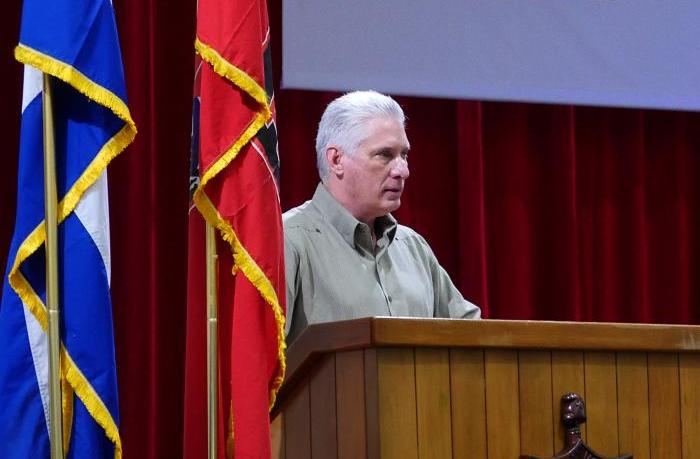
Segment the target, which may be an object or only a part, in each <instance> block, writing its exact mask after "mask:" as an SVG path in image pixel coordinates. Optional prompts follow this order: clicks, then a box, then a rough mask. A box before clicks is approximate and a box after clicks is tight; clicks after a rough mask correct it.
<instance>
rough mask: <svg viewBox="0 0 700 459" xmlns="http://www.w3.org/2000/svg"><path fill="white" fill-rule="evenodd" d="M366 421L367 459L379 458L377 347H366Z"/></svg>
mask: <svg viewBox="0 0 700 459" xmlns="http://www.w3.org/2000/svg"><path fill="white" fill-rule="evenodd" d="M363 354H364V360H365V368H364V370H365V421H366V430H365V433H366V436H367V459H379V457H380V455H381V449H380V443H379V434H380V431H379V370H378V369H377V365H378V362H379V360H378V358H377V349H374V348H373V349H365V351H364V352H363Z"/></svg>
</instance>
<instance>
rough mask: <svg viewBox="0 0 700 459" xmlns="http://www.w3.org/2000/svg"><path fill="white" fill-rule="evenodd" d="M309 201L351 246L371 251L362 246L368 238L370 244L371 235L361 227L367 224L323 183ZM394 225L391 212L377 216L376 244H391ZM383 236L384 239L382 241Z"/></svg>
mask: <svg viewBox="0 0 700 459" xmlns="http://www.w3.org/2000/svg"><path fill="white" fill-rule="evenodd" d="M311 201H312V202H313V204H314V205H315V206H316V208H318V210H319V211H320V212H321V215H323V217H324V218H325V219H326V220H327V221H328V223H330V224H331V226H333V227H334V228H335V229H336V230H338V232H339V233H340V235H341V236H342V237H343V239H344V240H345V242H347V243H348V244H349V245H350V246H351V247H355V248H359V247H360V246H362V247H363V248H365V249H369V250H370V252H373V248H371V247H364V246H365V245H367V244H366V239H369V243H370V246H371V237H370V236H369V234H368V233H367V231H366V230H364V231H363V230H362V229H361V228H363V227H364V228H367V225H366V224H364V223H362V222H361V221H359V220H358V219H356V218H355V217H353V216H352V214H351V213H350V212H348V210H347V209H346V208H345V207H343V206H342V205H341V204H340V203H339V202H338V201H336V200H335V198H334V197H333V196H332V195H331V194H330V193H329V192H328V190H327V189H326V187H325V186H324V185H323V183H319V184H318V186H317V187H316V192H315V193H314V197H313V198H312V200H311ZM396 226H397V222H396V219H395V218H394V217H393V216H392V215H391V214H387V215H384V216H382V217H378V218H377V220H376V223H375V229H376V230H377V234H376V236H377V245H378V246H388V245H389V244H391V242H392V241H393V239H394V235H395V234H396ZM385 237H386V241H384V238H385Z"/></svg>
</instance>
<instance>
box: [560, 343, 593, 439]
mask: <svg viewBox="0 0 700 459" xmlns="http://www.w3.org/2000/svg"><path fill="white" fill-rule="evenodd" d="M569 392H576V393H577V394H579V395H580V396H582V397H583V396H584V395H585V393H586V385H585V382H584V370H583V352H571V351H552V425H553V426H554V450H555V452H559V451H561V449H562V448H563V447H564V426H562V423H561V397H562V395H564V394H568V393H569ZM581 437H582V438H583V439H584V440H585V439H586V424H583V425H582V426H581Z"/></svg>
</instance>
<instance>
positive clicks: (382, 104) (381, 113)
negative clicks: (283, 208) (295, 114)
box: [316, 91, 406, 180]
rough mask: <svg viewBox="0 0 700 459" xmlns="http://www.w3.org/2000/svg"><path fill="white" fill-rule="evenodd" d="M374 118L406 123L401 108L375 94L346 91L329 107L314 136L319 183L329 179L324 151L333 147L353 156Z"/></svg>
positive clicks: (390, 100) (391, 100) (372, 92)
mask: <svg viewBox="0 0 700 459" xmlns="http://www.w3.org/2000/svg"><path fill="white" fill-rule="evenodd" d="M375 118H393V119H395V120H396V121H398V122H399V123H401V125H402V126H404V125H405V122H406V117H405V116H404V113H403V110H402V109H401V106H400V105H399V104H398V103H397V102H396V101H395V100H394V99H392V98H391V97H389V96H385V95H384V94H380V93H378V92H376V91H354V92H349V93H347V94H345V95H343V96H340V97H338V98H337V99H335V100H334V101H333V102H331V103H330V104H328V107H326V110H325V111H324V112H323V116H322V117H321V121H320V122H319V123H318V134H317V135H316V167H317V168H318V175H319V176H320V177H321V180H325V179H326V178H327V177H328V165H327V164H326V148H328V146H329V145H335V146H337V147H338V148H339V149H341V150H343V152H345V154H349V155H352V154H354V153H355V149H356V148H357V146H358V145H359V144H360V143H361V142H362V141H363V140H364V139H365V138H367V132H366V125H367V122H368V121H370V120H372V119H375Z"/></svg>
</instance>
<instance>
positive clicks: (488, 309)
mask: <svg viewBox="0 0 700 459" xmlns="http://www.w3.org/2000/svg"><path fill="white" fill-rule="evenodd" d="M114 6H115V9H116V14H117V20H118V26H119V32H120V36H121V44H122V53H123V57H124V66H125V71H126V76H127V89H128V94H129V102H130V104H129V105H130V107H131V111H132V115H133V117H134V119H135V121H136V123H137V125H138V128H139V134H138V136H137V137H136V141H135V142H134V144H133V145H132V146H130V147H129V148H128V149H127V151H126V152H125V153H124V154H122V155H121V156H120V157H119V158H117V159H116V160H115V161H114V162H113V165H112V166H110V169H109V185H110V209H111V224H112V229H111V234H112V253H113V256H112V296H113V300H112V302H113V305H114V323H115V329H116V330H115V332H116V348H117V369H118V375H119V396H120V411H121V432H122V439H123V444H124V451H125V457H129V458H162V457H180V456H181V454H182V453H181V452H182V447H181V438H182V388H183V375H184V372H183V371H184V337H185V334H184V332H185V288H186V269H187V266H186V261H187V247H186V242H187V234H186V231H187V205H188V197H187V189H188V160H189V142H190V140H189V136H190V109H191V107H190V104H191V100H192V99H191V95H192V74H193V61H194V53H193V49H192V48H193V40H194V25H195V14H194V12H195V1H194V0H187V1H184V0H177V1H172V0H170V1H166V0H147V1H143V0H138V1H137V0H114ZM270 9H271V25H272V27H273V32H272V33H273V39H274V41H273V54H274V55H275V56H276V80H277V81H279V72H280V69H281V65H280V57H279V53H276V52H275V51H276V50H279V49H280V47H281V33H280V10H281V5H280V1H279V0H276V1H272V2H270ZM18 24H19V5H16V4H9V5H8V6H7V7H6V11H5V13H4V14H3V16H2V18H0V40H1V42H0V53H1V54H0V58H1V59H2V64H1V65H2V68H3V70H4V71H3V72H2V73H1V74H0V81H1V82H2V87H3V90H4V91H3V96H2V104H0V122H1V124H0V132H1V133H2V139H3V141H4V146H3V150H4V154H3V155H2V158H3V161H4V167H3V169H4V174H3V180H2V181H0V263H2V265H3V269H4V265H5V258H6V254H7V246H8V244H9V240H10V234H11V232H12V225H13V221H14V206H15V188H16V179H15V175H16V169H17V164H16V162H17V140H18V132H19V114H20V107H21V94H20V91H21V68H20V66H19V65H18V64H16V63H14V61H13V60H12V58H11V50H12V47H13V46H14V44H15V43H16V41H17V33H18ZM276 94H277V97H278V99H277V101H276V103H277V109H278V125H279V139H280V156H281V161H282V179H281V183H282V206H283V208H284V209H288V208H289V207H291V206H294V205H297V204H300V203H301V202H303V201H304V200H306V199H308V198H309V197H310V196H311V194H312V192H313V189H314V187H315V186H316V183H317V175H316V171H315V165H314V152H313V139H314V136H315V131H316V123H317V121H318V118H319V116H320V114H321V112H322V110H323V108H324V107H325V105H326V104H327V102H328V101H330V100H331V99H332V98H333V97H334V96H335V94H329V93H315V92H307V91H277V92H276ZM398 100H399V102H400V103H401V104H402V105H403V107H404V109H405V110H406V113H407V115H408V117H409V120H408V136H409V139H410V141H411V144H412V153H411V158H410V167H411V178H410V179H409V180H408V182H407V188H406V192H405V199H404V200H403V206H402V208H401V209H400V210H399V211H398V212H397V217H398V219H399V220H400V221H401V222H402V223H404V224H407V225H409V226H412V227H413V228H415V229H416V230H418V231H419V232H420V233H421V234H423V235H424V236H425V237H426V239H427V240H428V241H429V242H430V244H431V246H432V247H433V249H434V251H435V252H436V254H437V256H438V258H439V260H440V261H441V262H442V264H443V265H444V267H445V268H446V269H447V271H448V272H449V273H450V274H451V275H452V277H453V279H454V280H455V282H456V284H457V285H458V286H459V287H460V289H461V290H462V292H463V293H464V295H465V296H466V297H467V298H469V299H471V300H472V301H474V302H476V303H477V304H479V305H481V306H482V308H483V310H484V313H485V316H486V317H489V318H502V319H550V320H603V321H612V320H614V321H626V322H665V323H695V324H700V284H699V283H698V282H697V279H700V114H698V113H691V112H670V111H651V110H630V109H614V108H583V107H571V106H556V105H531V104H515V103H493V102H490V103H482V102H478V101H450V100H438V99H417V98H401V97H400V98H398ZM202 326H204V324H202Z"/></svg>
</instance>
